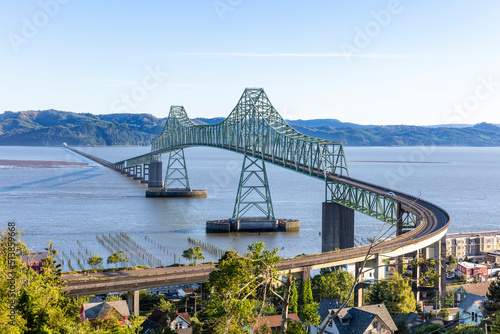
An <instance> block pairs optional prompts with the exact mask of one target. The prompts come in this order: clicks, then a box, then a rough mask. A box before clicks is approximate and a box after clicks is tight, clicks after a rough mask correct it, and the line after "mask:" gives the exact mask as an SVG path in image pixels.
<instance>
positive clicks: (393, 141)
mask: <svg viewBox="0 0 500 334" xmlns="http://www.w3.org/2000/svg"><path fill="white" fill-rule="evenodd" d="M223 120H224V118H221V117H216V118H194V119H193V123H195V124H197V125H204V124H217V123H220V122H221V121H223ZM165 121H166V118H157V117H154V116H152V115H150V114H104V115H94V114H89V113H74V112H67V111H58V110H53V109H50V110H38V111H19V112H12V111H6V112H4V113H2V114H0V145H32V146H39V145H42V146H46V145H62V144H63V143H67V144H68V145H74V146H77V145H79V146H91V145H99V146H101V145H144V146H148V145H150V144H151V140H152V139H153V138H154V137H156V136H158V135H159V134H160V133H161V131H162V129H163V127H164V125H165ZM289 122H290V124H291V125H292V126H293V127H294V128H296V129H297V130H298V131H299V132H301V133H303V134H306V135H309V136H312V137H317V138H322V139H328V140H333V141H341V142H342V143H343V144H344V145H346V146H417V145H438V146H500V127H499V126H497V125H495V124H490V123H480V124H476V125H474V126H467V125H463V126H460V127H455V126H451V125H450V126H448V125H444V126H432V127H431V126H412V125H385V126H380V125H359V124H355V123H343V122H341V121H339V120H336V119H316V120H304V121H303V120H297V121H289Z"/></svg>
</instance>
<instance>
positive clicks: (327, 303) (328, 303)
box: [318, 298, 340, 318]
mask: <svg viewBox="0 0 500 334" xmlns="http://www.w3.org/2000/svg"><path fill="white" fill-rule="evenodd" d="M339 307H340V303H338V302H337V301H336V300H333V299H326V298H323V299H322V300H321V303H319V306H318V314H319V316H320V317H321V318H323V316H324V315H325V313H326V312H328V310H331V309H336V308H339Z"/></svg>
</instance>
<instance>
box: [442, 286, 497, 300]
mask: <svg viewBox="0 0 500 334" xmlns="http://www.w3.org/2000/svg"><path fill="white" fill-rule="evenodd" d="M488 287H489V283H476V284H463V285H459V286H456V285H455V286H447V287H446V290H447V291H453V300H454V302H455V305H458V304H460V302H461V301H462V300H464V299H465V297H466V296H467V295H468V294H469V293H472V294H475V295H478V296H483V297H485V296H486V293H487V292H488Z"/></svg>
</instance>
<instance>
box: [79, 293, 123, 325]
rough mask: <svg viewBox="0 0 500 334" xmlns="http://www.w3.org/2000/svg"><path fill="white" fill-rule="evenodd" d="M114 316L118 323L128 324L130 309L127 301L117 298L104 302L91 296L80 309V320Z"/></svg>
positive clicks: (103, 318)
mask: <svg viewBox="0 0 500 334" xmlns="http://www.w3.org/2000/svg"><path fill="white" fill-rule="evenodd" d="M111 317H115V318H116V319H117V320H118V322H119V323H120V325H122V326H123V325H124V324H130V321H129V320H128V318H129V317H130V311H129V309H128V304H127V301H125V300H118V301H114V302H104V301H102V300H100V299H99V298H97V297H94V298H92V299H91V300H90V301H89V302H88V303H85V304H83V305H82V308H81V309H80V318H81V321H82V322H84V321H85V320H88V321H96V320H98V321H104V320H106V319H109V318H111Z"/></svg>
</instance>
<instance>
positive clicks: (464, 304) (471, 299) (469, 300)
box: [458, 293, 488, 310]
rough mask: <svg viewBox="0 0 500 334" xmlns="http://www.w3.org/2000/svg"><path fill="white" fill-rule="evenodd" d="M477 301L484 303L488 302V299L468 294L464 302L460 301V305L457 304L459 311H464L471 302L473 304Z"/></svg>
mask: <svg viewBox="0 0 500 334" xmlns="http://www.w3.org/2000/svg"><path fill="white" fill-rule="evenodd" d="M477 300H483V301H485V300H488V298H486V297H484V296H479V295H475V294H473V293H468V294H467V296H465V298H464V300H462V301H461V302H460V304H458V308H459V309H461V310H465V309H466V308H468V307H469V306H470V305H471V304H472V303H473V302H475V301H477Z"/></svg>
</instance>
